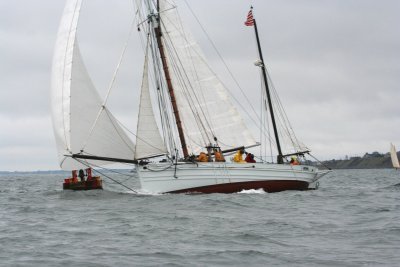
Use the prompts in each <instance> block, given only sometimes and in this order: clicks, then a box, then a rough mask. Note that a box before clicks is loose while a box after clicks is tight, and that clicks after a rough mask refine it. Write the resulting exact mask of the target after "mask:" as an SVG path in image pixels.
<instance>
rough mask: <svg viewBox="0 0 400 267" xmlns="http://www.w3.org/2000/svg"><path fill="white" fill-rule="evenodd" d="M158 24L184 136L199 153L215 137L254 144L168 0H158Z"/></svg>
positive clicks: (230, 144) (229, 144) (230, 142)
mask: <svg viewBox="0 0 400 267" xmlns="http://www.w3.org/2000/svg"><path fill="white" fill-rule="evenodd" d="M159 4H160V6H159V14H160V26H161V29H162V33H163V37H164V38H163V42H164V47H166V50H167V51H168V53H166V55H167V61H168V64H169V69H170V71H171V76H172V83H173V87H174V91H175V96H176V100H177V102H178V106H179V111H180V114H181V119H182V124H183V128H184V133H185V139H186V143H187V146H188V149H189V151H190V152H191V153H194V154H198V153H199V152H200V151H201V150H202V149H204V146H206V145H208V144H209V143H213V142H214V140H215V139H214V137H217V138H218V142H219V144H220V145H221V146H223V147H224V148H230V147H238V146H243V145H244V146H250V145H254V144H256V141H255V139H254V138H253V137H252V135H251V133H250V131H249V130H248V128H247V127H246V126H245V124H244V122H243V119H242V117H241V116H240V114H239V112H238V111H237V110H236V108H235V107H234V105H233V104H232V102H231V99H230V96H229V94H228V92H227V90H226V88H225V87H224V86H223V85H222V83H221V82H220V81H219V79H218V78H217V76H216V75H215V74H214V73H213V72H212V70H211V69H210V67H209V66H208V64H207V63H206V60H205V57H204V56H203V53H202V51H201V49H200V47H199V45H198V44H197V43H196V42H195V41H194V39H193V38H192V37H191V35H190V33H189V32H188V31H187V30H186V29H185V27H184V25H183V23H182V22H181V21H180V18H179V14H178V12H177V9H176V6H175V4H174V3H173V1H171V0H168V1H167V0H160V1H159Z"/></svg>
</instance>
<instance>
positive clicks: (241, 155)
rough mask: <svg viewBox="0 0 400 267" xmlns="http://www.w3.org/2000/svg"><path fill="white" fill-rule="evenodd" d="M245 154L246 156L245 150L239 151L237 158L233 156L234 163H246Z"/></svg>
mask: <svg viewBox="0 0 400 267" xmlns="http://www.w3.org/2000/svg"><path fill="white" fill-rule="evenodd" d="M243 154H244V150H243V149H240V150H238V152H236V154H235V156H233V161H234V162H236V163H246V161H244V160H243Z"/></svg>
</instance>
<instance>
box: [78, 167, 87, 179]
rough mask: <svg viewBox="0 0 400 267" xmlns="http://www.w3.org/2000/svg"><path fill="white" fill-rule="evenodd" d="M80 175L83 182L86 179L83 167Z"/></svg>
mask: <svg viewBox="0 0 400 267" xmlns="http://www.w3.org/2000/svg"><path fill="white" fill-rule="evenodd" d="M78 176H79V178H81V182H84V181H85V172H84V171H83V170H82V169H80V170H79V174H78Z"/></svg>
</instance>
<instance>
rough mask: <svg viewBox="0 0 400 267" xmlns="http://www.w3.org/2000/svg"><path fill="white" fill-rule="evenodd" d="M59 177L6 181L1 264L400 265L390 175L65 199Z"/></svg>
mask: <svg viewBox="0 0 400 267" xmlns="http://www.w3.org/2000/svg"><path fill="white" fill-rule="evenodd" d="M114 177H115V176H114ZM63 178H65V175H64V174H59V173H58V174H48V173H45V174H40V173H22V174H21V173H16V174H6V175H0V181H1V185H0V207H1V208H0V266H400V255H399V254H400V172H396V171H394V170H389V169H387V170H343V171H335V172H333V173H331V174H329V175H327V176H326V177H324V178H323V179H322V180H321V184H320V188H319V189H318V190H316V191H306V192H296V191H291V192H281V193H273V194H267V193H263V192H260V191H255V192H251V191H248V192H245V193H239V194H230V195H224V194H211V195H182V194H181V195H149V194H134V193H129V192H127V190H126V189H124V188H121V187H119V186H118V185H116V184H112V183H106V184H105V190H102V191H101V190H97V191H87V192H72V191H71V192H69V191H68V192H67V191H62V190H61V187H62V185H61V183H62V180H63ZM116 178H118V179H119V180H120V181H124V180H125V181H124V183H126V184H129V185H130V186H133V187H136V188H137V187H138V184H137V181H136V180H135V179H134V178H131V179H129V177H128V178H127V177H125V176H120V177H118V176H117V177H116ZM126 179H128V180H126ZM105 182H108V181H107V180H106V181H105Z"/></svg>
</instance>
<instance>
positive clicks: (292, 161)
mask: <svg viewBox="0 0 400 267" xmlns="http://www.w3.org/2000/svg"><path fill="white" fill-rule="evenodd" d="M290 165H300V162H299V161H298V160H297V158H296V157H295V156H293V157H292V158H291V159H290Z"/></svg>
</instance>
